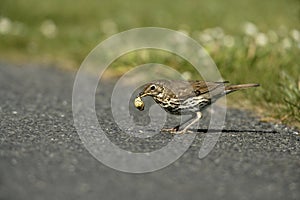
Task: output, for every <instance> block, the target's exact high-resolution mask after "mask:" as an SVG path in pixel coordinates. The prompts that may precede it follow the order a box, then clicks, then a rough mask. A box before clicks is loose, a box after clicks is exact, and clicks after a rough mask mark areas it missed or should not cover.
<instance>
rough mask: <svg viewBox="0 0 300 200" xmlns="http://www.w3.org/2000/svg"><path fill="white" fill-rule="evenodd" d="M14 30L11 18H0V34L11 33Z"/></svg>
mask: <svg viewBox="0 0 300 200" xmlns="http://www.w3.org/2000/svg"><path fill="white" fill-rule="evenodd" d="M11 28H12V23H11V21H10V19H9V18H7V17H1V18H0V34H8V33H10V31H11Z"/></svg>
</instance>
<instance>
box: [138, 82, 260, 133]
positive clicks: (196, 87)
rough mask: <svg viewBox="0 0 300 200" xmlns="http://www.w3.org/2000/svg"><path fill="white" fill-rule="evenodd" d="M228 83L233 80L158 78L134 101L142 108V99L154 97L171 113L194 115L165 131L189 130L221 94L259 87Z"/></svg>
mask: <svg viewBox="0 0 300 200" xmlns="http://www.w3.org/2000/svg"><path fill="white" fill-rule="evenodd" d="M226 83H229V82H228V81H223V82H206V81H181V80H157V81H153V82H151V83H148V84H146V85H145V87H144V90H143V91H142V92H141V93H140V94H139V96H138V97H137V98H136V99H135V102H134V104H135V106H136V107H137V108H138V109H139V110H143V109H144V102H143V101H142V99H141V98H143V97H145V96H151V97H152V98H153V99H154V101H155V102H156V103H157V104H159V105H160V106H161V107H162V108H163V109H164V110H165V111H167V112H168V113H171V114H174V115H192V116H191V118H189V119H188V120H186V121H185V122H183V123H182V124H181V125H178V126H176V127H174V128H171V129H162V130H161V131H167V132H171V133H185V132H186V131H187V130H188V128H190V127H191V126H192V125H193V124H195V123H196V122H197V121H198V120H200V119H201V117H202V114H201V111H203V110H204V109H205V108H207V107H208V106H209V105H211V104H212V103H214V102H215V101H216V100H218V99H219V98H220V97H222V96H224V95H227V94H229V93H231V92H234V91H237V90H240V89H245V88H251V87H257V86H259V84H241V85H225V84H226ZM188 122H189V123H188ZM184 124H187V125H186V126H185V127H184V128H183V129H180V126H183V125H184Z"/></svg>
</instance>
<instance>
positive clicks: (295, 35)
mask: <svg viewBox="0 0 300 200" xmlns="http://www.w3.org/2000/svg"><path fill="white" fill-rule="evenodd" d="M291 36H292V38H293V39H294V40H295V41H297V42H299V41H300V32H299V31H298V30H296V29H293V30H292V31H291Z"/></svg>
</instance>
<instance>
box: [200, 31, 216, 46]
mask: <svg viewBox="0 0 300 200" xmlns="http://www.w3.org/2000/svg"><path fill="white" fill-rule="evenodd" d="M199 40H200V41H201V42H204V43H208V42H211V41H212V40H213V38H212V36H211V35H210V34H209V33H205V32H204V33H200V35H199Z"/></svg>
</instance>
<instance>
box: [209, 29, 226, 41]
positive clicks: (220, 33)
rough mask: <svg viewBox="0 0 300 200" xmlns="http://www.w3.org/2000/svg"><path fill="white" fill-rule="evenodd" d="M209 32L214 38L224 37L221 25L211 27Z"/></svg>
mask: <svg viewBox="0 0 300 200" xmlns="http://www.w3.org/2000/svg"><path fill="white" fill-rule="evenodd" d="M211 34H212V36H213V37H214V38H216V39H221V38H223V37H224V31H223V29H222V28H221V27H215V28H213V29H211Z"/></svg>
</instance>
